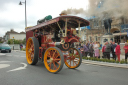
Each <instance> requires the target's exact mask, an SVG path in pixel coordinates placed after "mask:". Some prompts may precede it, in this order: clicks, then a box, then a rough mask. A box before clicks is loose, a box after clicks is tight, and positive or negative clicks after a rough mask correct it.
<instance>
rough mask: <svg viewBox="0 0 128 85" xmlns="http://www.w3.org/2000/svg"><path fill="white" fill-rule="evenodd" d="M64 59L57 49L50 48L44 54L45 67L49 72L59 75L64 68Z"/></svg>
mask: <svg viewBox="0 0 128 85" xmlns="http://www.w3.org/2000/svg"><path fill="white" fill-rule="evenodd" d="M63 64H64V57H63V54H62V52H61V50H60V49H59V48H57V47H50V48H48V49H47V50H46V51H45V54H44V65H45V67H46V69H47V70H48V71H49V72H52V73H57V72H59V71H60V70H61V69H62V68H63Z"/></svg>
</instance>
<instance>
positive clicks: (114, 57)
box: [111, 42, 117, 60]
mask: <svg viewBox="0 0 128 85" xmlns="http://www.w3.org/2000/svg"><path fill="white" fill-rule="evenodd" d="M111 46H112V48H111V50H112V56H113V59H115V60H116V54H115V48H116V46H117V45H116V44H115V42H112V45H111Z"/></svg>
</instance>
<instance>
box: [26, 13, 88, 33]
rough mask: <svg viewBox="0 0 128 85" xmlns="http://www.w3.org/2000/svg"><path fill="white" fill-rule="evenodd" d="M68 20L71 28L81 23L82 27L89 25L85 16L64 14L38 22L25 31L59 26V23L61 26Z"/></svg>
mask: <svg viewBox="0 0 128 85" xmlns="http://www.w3.org/2000/svg"><path fill="white" fill-rule="evenodd" d="M66 20H67V26H70V27H71V28H78V26H79V23H80V27H83V26H88V25H89V22H88V21H87V20H85V19H83V18H80V17H77V16H69V15H64V16H59V17H56V18H54V19H51V20H48V21H46V22H43V23H41V24H38V25H36V26H32V27H27V28H26V29H25V31H26V32H27V31H30V30H35V29H39V28H43V27H46V26H50V27H52V26H54V27H57V26H58V24H59V25H60V27H61V26H62V25H63V24H65V22H66ZM57 22H58V23H57Z"/></svg>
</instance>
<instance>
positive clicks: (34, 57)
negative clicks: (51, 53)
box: [26, 37, 39, 65]
mask: <svg viewBox="0 0 128 85" xmlns="http://www.w3.org/2000/svg"><path fill="white" fill-rule="evenodd" d="M38 56H39V42H38V40H37V39H36V38H35V37H30V38H29V39H28V40H27V45H26V59H27V62H28V63H29V64H31V65H35V64H36V63H37V62H38Z"/></svg>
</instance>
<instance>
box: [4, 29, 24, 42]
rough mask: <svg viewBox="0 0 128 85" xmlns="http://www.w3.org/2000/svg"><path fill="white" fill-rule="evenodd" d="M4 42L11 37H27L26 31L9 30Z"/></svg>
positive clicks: (16, 38) (19, 38)
mask: <svg viewBox="0 0 128 85" xmlns="http://www.w3.org/2000/svg"><path fill="white" fill-rule="evenodd" d="M3 38H4V42H8V40H9V39H15V40H23V39H24V38H26V33H25V32H20V33H18V32H16V31H14V30H13V29H11V30H10V31H7V32H6V33H5V35H4V37H3Z"/></svg>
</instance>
